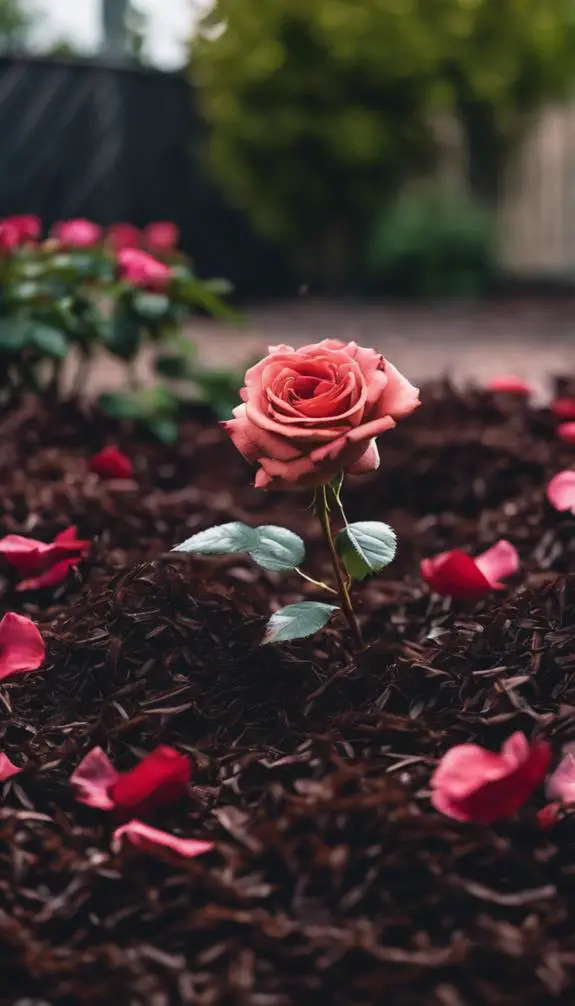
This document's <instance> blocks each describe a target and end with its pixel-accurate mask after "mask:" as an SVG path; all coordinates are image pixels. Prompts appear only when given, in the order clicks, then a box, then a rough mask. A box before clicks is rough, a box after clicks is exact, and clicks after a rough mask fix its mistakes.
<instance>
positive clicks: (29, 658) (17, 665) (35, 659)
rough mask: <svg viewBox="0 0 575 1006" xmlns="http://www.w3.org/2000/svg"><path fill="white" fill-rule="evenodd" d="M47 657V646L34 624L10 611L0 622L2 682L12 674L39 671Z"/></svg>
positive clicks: (0, 678)
mask: <svg viewBox="0 0 575 1006" xmlns="http://www.w3.org/2000/svg"><path fill="white" fill-rule="evenodd" d="M45 656H46V646H45V645H44V640H43V639H42V636H41V634H40V631H39V629H38V628H37V627H36V626H35V625H34V622H32V621H31V620H30V619H29V618H26V617H25V616H24V615H17V614H16V612H15V611H8V612H7V613H6V614H5V615H4V618H3V619H2V621H1V622H0V681H4V679H5V678H9V677H10V676H11V675H12V674H22V673H24V672H26V671H37V670H38V668H39V667H41V666H42V664H43V663H44V658H45Z"/></svg>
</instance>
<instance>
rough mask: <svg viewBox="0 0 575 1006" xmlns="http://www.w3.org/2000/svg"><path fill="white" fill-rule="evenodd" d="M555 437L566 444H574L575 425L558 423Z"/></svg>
mask: <svg viewBox="0 0 575 1006" xmlns="http://www.w3.org/2000/svg"><path fill="white" fill-rule="evenodd" d="M557 436H558V437H559V439H560V440H563V441H564V442H565V443H566V444H575V423H560V424H559V426H558V427H557Z"/></svg>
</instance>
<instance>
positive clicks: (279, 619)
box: [263, 601, 338, 646]
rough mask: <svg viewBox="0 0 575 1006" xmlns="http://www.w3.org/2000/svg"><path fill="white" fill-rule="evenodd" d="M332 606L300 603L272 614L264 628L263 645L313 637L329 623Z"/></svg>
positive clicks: (315, 602) (334, 608)
mask: <svg viewBox="0 0 575 1006" xmlns="http://www.w3.org/2000/svg"><path fill="white" fill-rule="evenodd" d="M337 610H338V609H337V607H336V605H334V604H323V603H320V602H319V601H300V602H298V604H288V605H287V606H286V607H285V608H280V610H279V611H276V612H274V614H273V615H272V617H271V618H270V620H269V621H268V624H267V627H266V633H265V636H264V638H263V645H264V646H265V645H268V644H269V643H289V642H290V640H292V639H305V638H306V636H313V635H314V633H316V632H319V630H320V629H323V627H324V626H325V625H327V623H328V622H329V620H330V618H331V616H332V615H333V613H334V611H337Z"/></svg>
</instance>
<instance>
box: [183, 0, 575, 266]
mask: <svg viewBox="0 0 575 1006" xmlns="http://www.w3.org/2000/svg"><path fill="white" fill-rule="evenodd" d="M574 41H575V2H574V0H216V3H215V5H214V8H213V10H212V11H211V13H210V14H209V15H208V17H207V18H206V19H205V20H204V23H203V31H202V32H200V34H199V36H198V37H197V38H196V39H195V40H194V41H193V43H192V71H193V75H194V79H195V81H196V83H197V84H198V85H199V88H200V94H201V96H202V99H203V107H204V110H205V113H206V116H207V119H208V121H209V122H210V124H211V126H212V155H213V160H214V164H215V167H216V170H217V172H218V174H219V176H220V177H221V179H222V181H223V183H224V184H225V186H226V187H227V189H228V191H229V192H230V194H231V195H232V196H233V197H234V199H235V201H236V202H237V203H238V204H239V205H242V206H243V207H245V208H246V209H247V210H248V211H249V212H250V214H251V215H252V218H253V219H254V220H255V222H256V223H257V224H258V225H259V226H260V227H261V228H262V229H264V230H265V231H266V232H268V233H269V234H272V235H274V236H275V237H276V238H279V239H280V240H281V241H282V242H283V243H284V245H285V246H286V247H288V248H290V249H291V250H295V251H296V252H299V253H301V252H302V249H305V250H306V252H308V253H310V254H312V255H313V256H314V257H315V259H316V263H317V259H318V258H319V259H321V261H322V262H323V264H324V269H325V268H326V263H327V268H328V270H329V268H330V267H331V269H332V271H333V272H334V274H337V273H338V272H341V266H342V262H341V256H342V252H341V249H342V248H348V249H349V248H350V247H353V237H354V235H356V234H361V233H362V231H363V229H364V228H365V226H366V225H367V224H368V222H369V219H370V216H371V215H372V214H373V212H374V210H375V209H376V208H380V207H381V205H382V203H383V202H385V200H386V199H388V198H392V197H393V196H394V195H395V193H396V191H397V188H398V187H399V185H400V183H402V182H403V181H404V180H406V179H409V178H411V177H414V176H417V175H421V174H422V173H423V172H424V171H425V170H426V169H428V168H429V167H430V166H431V165H432V164H433V161H434V156H435V153H436V152H435V145H434V138H433V132H432V130H431V128H430V123H431V122H432V120H433V116H434V115H435V114H436V113H438V112H443V111H447V112H455V113H456V114H457V115H458V117H459V119H460V121H461V123H462V126H463V132H464V135H465V138H466V141H467V146H468V152H469V155H470V156H469V164H470V176H471V180H472V182H473V187H474V189H475V191H476V192H478V193H479V194H481V195H482V196H488V197H493V196H494V195H495V193H496V189H497V183H498V179H499V177H500V170H501V165H502V161H503V158H504V157H505V156H506V154H507V151H508V147H509V144H510V143H511V142H512V141H513V140H515V139H516V137H517V135H518V134H519V131H520V128H521V127H522V125H523V123H524V122H525V117H526V115H527V113H529V112H531V111H532V110H534V109H536V108H537V107H539V106H540V105H541V103H542V102H543V101H545V100H547V99H549V98H552V97H555V96H558V95H561V94H562V93H563V92H564V91H565V90H566V89H567V87H568V86H569V84H570V83H571V81H572V79H573V77H574V75H575V61H574V60H573V59H572V52H573V44H574ZM326 252H329V255H331V256H332V257H333V261H332V262H331V263H330V262H329V261H328V259H329V256H326ZM300 261H301V258H300ZM306 264H307V265H310V264H311V263H309V262H308V263H306Z"/></svg>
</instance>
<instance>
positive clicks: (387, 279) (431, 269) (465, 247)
mask: <svg viewBox="0 0 575 1006" xmlns="http://www.w3.org/2000/svg"><path fill="white" fill-rule="evenodd" d="M367 271H368V274H369V276H370V279H371V282H372V284H373V286H374V288H375V289H376V290H378V291H380V292H385V293H393V294H395V295H400V296H406V297H430V298H433V297H472V296H479V295H480V294H483V293H485V292H486V291H487V290H488V288H489V286H490V285H491V284H492V282H493V280H494V278H495V272H496V270H495V262H494V254H493V228H492V220H491V217H490V215H489V213H488V212H487V211H486V210H484V209H483V208H482V207H480V206H479V205H478V204H477V203H475V202H474V201H473V200H472V199H471V198H470V197H468V196H466V195H465V194H464V193H462V192H456V191H452V190H450V189H447V188H446V187H445V186H439V185H421V186H417V187H413V188H409V189H407V190H406V191H405V192H403V193H402V194H401V195H400V196H399V198H398V199H397V200H396V202H395V203H393V204H392V205H391V206H390V207H389V208H387V209H386V210H385V211H384V212H383V213H382V214H381V216H380V218H379V219H378V220H377V222H376V225H375V228H374V232H373V236H372V238H371V242H370V245H369V248H368V255H367Z"/></svg>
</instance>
